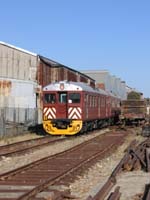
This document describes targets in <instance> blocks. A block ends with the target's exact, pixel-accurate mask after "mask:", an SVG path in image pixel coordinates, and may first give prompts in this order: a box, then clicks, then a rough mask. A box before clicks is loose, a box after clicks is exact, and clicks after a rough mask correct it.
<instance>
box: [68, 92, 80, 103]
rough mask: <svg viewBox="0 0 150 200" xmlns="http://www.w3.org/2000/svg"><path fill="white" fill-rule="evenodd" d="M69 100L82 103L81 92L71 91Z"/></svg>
mask: <svg viewBox="0 0 150 200" xmlns="http://www.w3.org/2000/svg"><path fill="white" fill-rule="evenodd" d="M68 102H69V103H80V94H79V93H70V94H69V100H68Z"/></svg>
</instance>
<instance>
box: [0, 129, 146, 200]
mask: <svg viewBox="0 0 150 200" xmlns="http://www.w3.org/2000/svg"><path fill="white" fill-rule="evenodd" d="M107 131H109V129H105V130H100V131H99V132H98V133H94V134H92V135H83V136H80V137H77V138H75V139H74V140H73V141H64V142H62V143H61V144H60V143H58V144H57V143H56V144H54V145H53V146H50V147H45V148H43V149H42V150H37V151H35V152H33V153H30V154H26V155H24V156H18V157H13V158H9V157H7V158H5V157H4V158H3V159H2V160H1V161H0V174H2V173H4V172H7V171H9V170H12V169H14V168H17V167H20V166H22V165H25V164H28V163H30V162H33V161H35V160H38V159H40V158H42V157H45V156H48V155H53V154H55V153H58V152H61V151H64V150H66V149H68V148H70V147H72V146H75V145H77V144H79V143H81V142H83V141H85V140H88V139H90V138H91V137H94V136H95V134H103V133H105V132H107ZM140 131H141V130H140V129H139V128H137V129H135V130H134V131H132V133H131V134H129V135H128V136H127V137H126V139H125V142H124V144H123V145H121V146H120V147H119V148H118V149H117V150H116V152H115V153H113V154H112V155H110V156H109V157H107V158H105V159H103V160H101V161H99V162H97V163H96V164H95V165H94V166H93V167H91V168H90V169H88V170H87V171H86V172H85V173H84V174H82V175H81V176H80V175H79V176H78V177H77V179H76V180H75V181H74V182H73V183H71V184H70V186H69V189H70V191H71V194H72V195H74V196H76V197H78V199H80V200H86V198H87V197H88V196H89V195H91V194H92V195H94V194H95V192H96V191H97V190H98V189H99V188H101V187H102V186H103V185H104V183H105V181H106V180H107V179H108V177H109V176H110V174H111V173H112V171H113V169H114V168H115V167H116V166H117V164H118V163H119V161H120V160H121V158H122V157H123V155H124V150H125V149H126V148H127V147H128V145H129V144H130V142H131V141H132V140H134V139H136V140H138V141H139V142H142V141H143V140H145V138H143V137H142V136H141V135H140ZM37 137H41V136H37V135H35V134H26V135H24V136H17V137H14V138H7V140H6V139H5V140H1V141H0V145H4V144H9V143H12V142H17V141H21V140H28V139H31V138H37ZM147 183H150V174H149V173H146V172H143V171H134V172H124V173H122V174H120V175H119V176H118V177H117V184H116V186H120V191H121V193H122V195H121V198H120V200H139V198H137V197H138V196H139V194H141V193H143V191H144V188H145V184H147ZM116 186H115V187H116ZM113 190H114V188H113Z"/></svg>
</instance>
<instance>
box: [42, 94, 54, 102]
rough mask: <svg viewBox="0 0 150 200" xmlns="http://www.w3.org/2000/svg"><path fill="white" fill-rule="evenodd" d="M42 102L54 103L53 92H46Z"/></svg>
mask: <svg viewBox="0 0 150 200" xmlns="http://www.w3.org/2000/svg"><path fill="white" fill-rule="evenodd" d="M44 102H45V103H56V95H55V94H49V93H46V94H45V95H44Z"/></svg>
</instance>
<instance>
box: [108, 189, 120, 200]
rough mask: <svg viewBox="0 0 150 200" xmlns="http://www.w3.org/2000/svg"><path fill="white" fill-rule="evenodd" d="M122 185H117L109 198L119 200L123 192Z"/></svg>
mask: <svg viewBox="0 0 150 200" xmlns="http://www.w3.org/2000/svg"><path fill="white" fill-rule="evenodd" d="M119 190H120V187H119V186H118V187H116V189H115V191H114V192H112V193H111V194H110V196H109V197H108V199H107V200H119V199H120V196H121V193H120V192H119Z"/></svg>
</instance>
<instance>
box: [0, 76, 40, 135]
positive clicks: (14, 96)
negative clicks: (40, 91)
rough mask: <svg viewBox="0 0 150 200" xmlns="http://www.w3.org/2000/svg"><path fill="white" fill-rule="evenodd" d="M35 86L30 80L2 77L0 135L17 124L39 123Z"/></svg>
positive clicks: (11, 129) (0, 84) (24, 126)
mask: <svg viewBox="0 0 150 200" xmlns="http://www.w3.org/2000/svg"><path fill="white" fill-rule="evenodd" d="M35 88H36V83H31V82H29V81H20V80H15V79H0V114H1V117H0V136H2V135H4V134H7V132H8V129H10V131H11V132H12V131H13V128H16V127H17V126H22V128H24V129H26V128H27V127H29V126H31V125H35V124H37V122H38V118H37V116H38V115H37V111H38V108H37V107H36V104H37V102H36V101H37V99H36V95H35Z"/></svg>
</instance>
